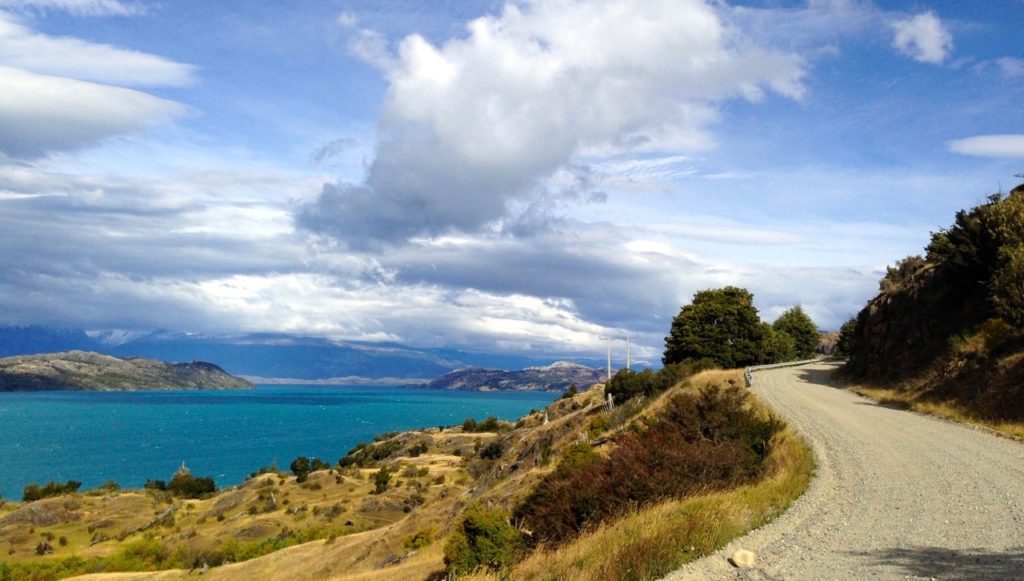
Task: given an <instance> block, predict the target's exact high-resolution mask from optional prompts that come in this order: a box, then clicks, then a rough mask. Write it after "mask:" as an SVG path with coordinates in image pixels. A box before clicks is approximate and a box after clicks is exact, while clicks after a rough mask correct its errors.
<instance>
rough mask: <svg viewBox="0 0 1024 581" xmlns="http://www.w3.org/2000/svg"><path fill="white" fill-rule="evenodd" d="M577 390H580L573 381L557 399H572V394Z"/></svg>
mask: <svg viewBox="0 0 1024 581" xmlns="http://www.w3.org/2000/svg"><path fill="white" fill-rule="evenodd" d="M579 392H580V390H579V388H577V387H576V384H575V383H574V384H572V385H570V386H569V389H566V390H565V393H563V394H562V397H561V398H559V399H572V398H573V396H574V395H576V394H577V393H579Z"/></svg>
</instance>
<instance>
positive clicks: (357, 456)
mask: <svg viewBox="0 0 1024 581" xmlns="http://www.w3.org/2000/svg"><path fill="white" fill-rule="evenodd" d="M401 449H402V443H401V442H399V441H398V440H386V441H383V442H378V443H376V444H366V443H359V444H356V447H355V448H352V449H351V450H349V451H348V454H346V455H345V456H344V457H343V458H342V459H341V460H338V466H341V467H342V468H346V467H348V466H359V467H360V468H366V467H368V466H372V465H373V464H375V463H376V462H380V461H381V460H386V459H387V458H390V457H391V456H394V455H395V454H397V453H398V451H399V450H401Z"/></svg>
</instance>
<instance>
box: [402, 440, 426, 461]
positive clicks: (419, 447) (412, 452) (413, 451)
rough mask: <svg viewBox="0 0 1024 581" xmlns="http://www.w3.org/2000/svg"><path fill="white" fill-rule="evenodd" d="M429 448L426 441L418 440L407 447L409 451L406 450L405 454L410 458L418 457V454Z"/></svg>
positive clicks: (424, 452)
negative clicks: (418, 441)
mask: <svg viewBox="0 0 1024 581" xmlns="http://www.w3.org/2000/svg"><path fill="white" fill-rule="evenodd" d="M429 449H430V446H428V445H427V443H426V442H420V443H418V444H414V445H412V446H411V447H410V448H409V451H408V452H407V454H408V455H409V457H410V458H419V457H420V455H422V454H426V453H427V450H429Z"/></svg>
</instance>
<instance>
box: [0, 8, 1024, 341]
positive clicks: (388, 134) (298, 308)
mask: <svg viewBox="0 0 1024 581" xmlns="http://www.w3.org/2000/svg"><path fill="white" fill-rule="evenodd" d="M1021 29H1024V1H1022V0H990V1H986V2H983V3H981V2H953V1H949V2H942V1H906V2H903V1H890V2H870V1H866V0H808V1H782V0H778V1H768V0H765V1H755V0H751V1H744V2H726V1H712V0H706V1H705V0H606V1H603V2H584V1H579V0H557V1H551V2H542V1H520V2H507V3H505V2H491V1H484V2H468V1H467V2H462V1H459V2H454V1H439V2H429V3H425V2H418V1H412V0H388V1H375V2H370V1H367V2H357V1H346V0H333V1H325V2H302V3H280V2H256V1H246V2H241V1H223V2H206V1H198V0H197V1H176V2H146V1H137V2H130V1H127V0H0V244H2V247H0V248H2V254H0V261H2V262H0V317H2V319H3V320H0V323H14V324H25V323H51V324H60V325H69V326H79V327H82V328H85V329H89V330H106V329H120V330H125V331H145V330H150V329H154V328H167V329H173V330H179V331H186V332H198V333H236V332H247V331H284V332H290V333H301V334H309V335H318V336H325V337H331V338H337V339H362V340H394V341H400V342H404V343H409V344H413V345H420V346H440V345H445V346H453V347H462V348H471V349H484V350H501V351H517V352H536V353H545V354H567V355H572V354H593V353H595V352H596V353H600V352H601V349H602V342H601V339H600V337H603V336H619V337H623V336H625V335H630V336H632V337H634V345H636V351H638V352H639V353H640V354H641V356H643V357H648V358H651V359H656V358H657V357H658V355H659V354H660V351H661V349H662V347H663V345H662V337H663V336H664V335H665V333H666V332H667V330H668V326H669V323H670V321H671V317H672V316H673V315H675V314H676V313H677V312H678V309H679V307H680V306H681V305H682V304H684V303H686V302H687V301H688V300H689V298H690V297H691V296H692V294H693V293H694V292H696V291H698V290H701V289H705V288H712V287H718V286H724V285H727V284H735V285H739V286H743V287H746V288H748V289H749V290H750V291H752V292H753V293H754V295H755V297H756V304H757V307H758V308H759V309H760V312H761V315H762V317H763V318H764V319H765V320H768V321H771V320H773V319H774V318H775V317H776V316H777V315H778V314H779V313H781V312H782V311H783V310H785V309H786V308H788V307H790V306H792V305H794V304H802V305H803V306H804V308H805V310H806V311H807V312H808V313H810V314H811V316H812V317H813V318H814V319H815V320H816V321H817V322H818V324H819V325H820V326H821V327H823V328H830V329H834V328H837V327H838V326H839V325H840V324H841V323H842V321H844V320H845V319H846V318H847V317H849V316H850V315H852V314H854V313H855V312H856V311H857V310H859V309H860V307H861V306H862V305H863V304H864V302H865V301H866V300H867V299H868V298H870V297H871V296H872V295H873V294H874V292H875V291H876V289H877V280H878V278H879V277H880V275H881V273H882V272H884V268H885V266H886V265H887V264H892V263H893V262H895V261H896V260H898V259H900V258H902V257H904V256H906V255H909V254H915V253H918V252H920V251H921V248H922V247H923V246H924V244H926V242H927V240H928V236H929V232H931V231H935V230H937V229H939V228H942V227H945V226H948V225H949V223H950V222H951V221H952V217H953V213H954V212H955V211H956V210H957V209H960V208H964V207H968V206H971V205H973V204H976V203H978V202H979V201H981V200H983V199H984V197H985V196H986V195H988V194H991V193H994V192H997V191H1000V190H1002V191H1007V190H1009V189H1010V188H1012V187H1013V186H1015V185H1016V184H1017V183H1019V182H1020V181H1021V178H1018V177H1014V176H1015V174H1020V173H1024V106H1022V104H1024V42H1022V41H1021V40H1020V30H1021Z"/></svg>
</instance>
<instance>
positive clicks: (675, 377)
mask: <svg viewBox="0 0 1024 581" xmlns="http://www.w3.org/2000/svg"><path fill="white" fill-rule="evenodd" d="M713 367H715V362H714V361H712V360H710V359H698V360H692V361H686V362H684V363H672V364H669V365H666V366H665V367H663V368H661V369H660V370H659V371H652V370H650V369H644V370H643V371H633V370H631V369H620V370H619V371H618V372H617V373H616V374H615V377H613V378H612V380H611V381H609V382H608V384H607V385H606V386H605V388H604V393H605V396H606V397H607V396H608V395H609V394H611V396H612V398H613V399H614V401H615V403H616V404H620V403H625V402H626V401H628V400H630V399H633V398H635V397H639V396H644V397H650V396H652V395H655V394H658V393H661V392H663V391H665V390H666V389H668V388H670V387H672V386H673V385H675V384H677V383H679V382H680V381H683V380H684V379H686V378H687V377H689V376H691V375H693V374H694V373H697V372H699V371H703V370H705V369H711V368H713Z"/></svg>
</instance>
